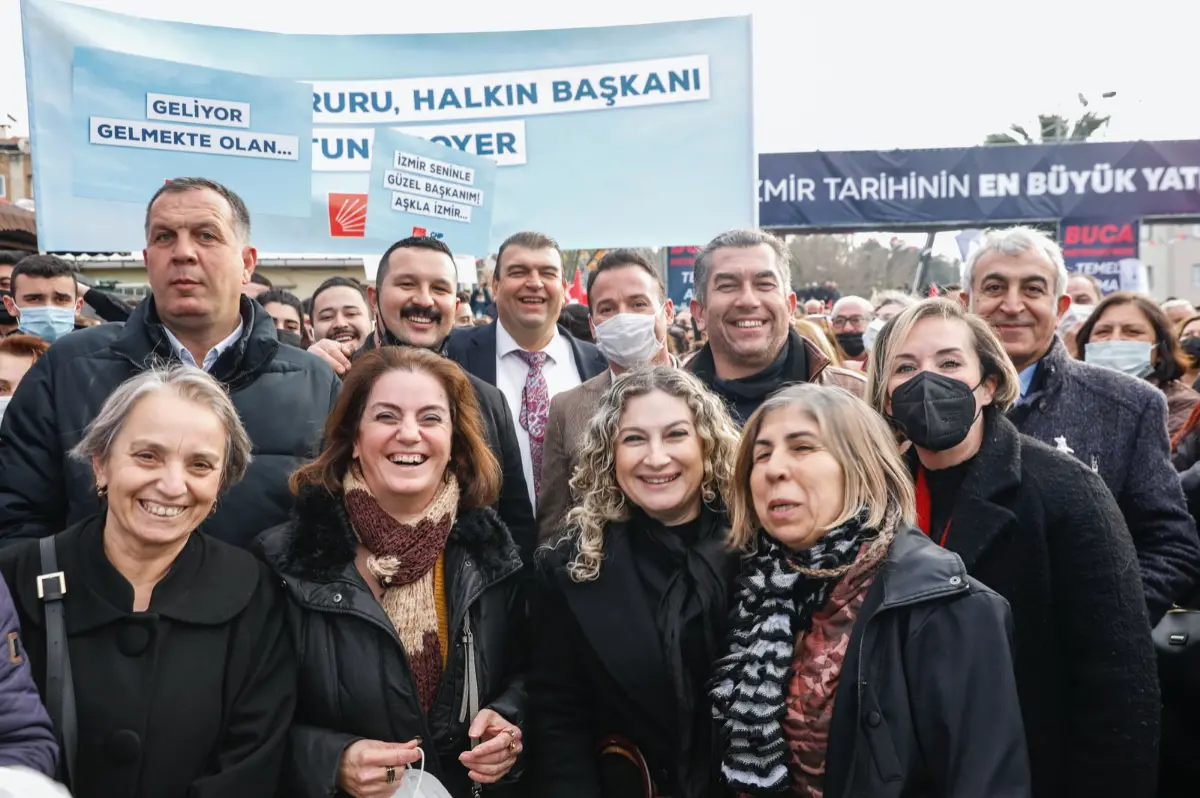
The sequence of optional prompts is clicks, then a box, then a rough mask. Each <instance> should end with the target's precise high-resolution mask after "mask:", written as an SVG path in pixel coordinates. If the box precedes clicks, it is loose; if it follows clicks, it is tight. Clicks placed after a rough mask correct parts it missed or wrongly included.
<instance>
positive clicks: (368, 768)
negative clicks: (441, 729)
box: [337, 738, 421, 798]
mask: <svg viewBox="0 0 1200 798" xmlns="http://www.w3.org/2000/svg"><path fill="white" fill-rule="evenodd" d="M420 744H421V740H420V738H418V739H415V740H409V741H408V742H407V743H383V742H380V741H379V740H359V741H357V742H355V743H351V744H350V747H349V748H347V749H346V750H345V751H344V752H343V753H342V761H341V762H340V763H339V764H338V773H337V786H338V787H340V788H341V789H342V790H344V791H345V792H347V793H349V794H350V795H352V796H354V798H377V797H378V798H384V797H385V796H391V795H394V794H395V792H396V790H398V789H400V782H401V780H403V778H404V770H405V768H406V767H407V766H408V765H411V764H412V763H413V762H416V761H417V760H418V759H420V758H421V754H420V753H419V752H418V751H417V746H418V745H420ZM388 768H393V771H392V772H393V773H394V774H395V777H394V779H393V780H392V781H391V782H390V783H389V782H388Z"/></svg>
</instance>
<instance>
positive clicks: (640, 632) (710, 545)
mask: <svg viewBox="0 0 1200 798" xmlns="http://www.w3.org/2000/svg"><path fill="white" fill-rule="evenodd" d="M700 523H701V525H702V529H703V531H702V532H701V538H702V540H701V542H700V543H698V544H697V548H698V550H699V552H700V554H701V556H702V557H703V558H704V559H705V561H706V562H707V563H708V564H709V566H710V567H711V568H712V569H713V571H714V573H716V574H718V578H721V579H722V580H723V581H725V582H726V583H727V584H732V582H733V579H734V577H735V575H736V573H737V563H738V556H737V555H736V554H735V553H732V552H729V551H728V549H726V548H725V545H724V541H723V535H722V534H720V531H723V529H724V524H725V523H726V516H725V515H724V514H723V513H721V512H717V511H713V510H711V509H710V508H709V507H708V506H707V505H705V506H704V509H703V510H702V515H701V520H700ZM714 527H716V528H717V529H718V530H719V531H718V532H717V534H713V530H714ZM637 534H640V531H639V529H638V522H637V521H636V520H632V521H629V522H622V521H614V522H610V523H609V524H608V525H607V526H606V527H605V529H604V548H603V553H604V562H603V564H602V565H601V566H600V575H599V576H598V577H597V578H596V579H593V580H591V581H588V582H575V581H573V580H572V579H571V576H570V574H569V573H568V572H567V569H566V564H567V563H568V562H569V561H570V560H571V559H573V558H574V557H575V555H576V553H577V552H578V549H577V547H576V544H575V541H574V540H573V539H564V540H563V541H561V542H560V543H559V545H558V546H556V547H554V548H552V549H543V550H542V556H544V557H547V558H548V559H547V561H546V566H547V567H548V568H549V569H550V570H551V571H552V574H553V577H552V578H553V579H555V580H556V581H557V587H558V590H559V592H561V593H562V595H563V596H565V598H566V600H567V604H568V605H569V606H570V608H571V611H572V614H573V615H574V616H575V618H576V619H577V621H578V624H579V628H580V629H581V630H582V631H583V634H584V637H585V638H586V639H587V640H588V642H589V644H590V645H591V647H592V650H593V651H594V652H595V654H596V656H597V657H598V658H599V660H600V662H601V663H603V665H604V668H605V670H607V671H608V673H609V675H610V676H611V677H612V678H613V680H614V681H615V682H616V683H617V684H619V685H620V686H621V687H622V689H623V690H624V692H625V694H626V695H627V696H628V699H629V702H630V703H631V704H632V706H634V707H637V708H638V711H639V713H641V714H643V715H644V716H645V717H646V718H647V719H648V720H650V721H652V722H654V723H655V724H656V727H657V730H658V731H657V732H656V733H658V734H663V735H670V734H673V733H674V730H675V728H676V722H675V718H674V717H673V715H672V713H673V711H674V706H675V702H674V699H673V698H672V696H674V688H673V686H672V684H671V683H670V681H669V679H668V675H667V664H666V660H665V658H664V656H663V645H662V637H661V635H660V634H659V630H658V626H657V622H656V620H655V618H654V616H653V614H652V613H651V611H650V605H649V603H648V602H647V601H646V590H645V587H644V586H643V584H642V582H641V577H640V576H639V575H638V571H637V568H636V567H635V565H634V562H633V558H634V549H633V545H632V543H631V542H630V536H631V535H637Z"/></svg>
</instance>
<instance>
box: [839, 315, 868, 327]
mask: <svg viewBox="0 0 1200 798" xmlns="http://www.w3.org/2000/svg"><path fill="white" fill-rule="evenodd" d="M866 323H867V317H866V316H834V317H833V326H834V327H846V326H849V325H853V326H855V327H859V326H861V325H863V324H866Z"/></svg>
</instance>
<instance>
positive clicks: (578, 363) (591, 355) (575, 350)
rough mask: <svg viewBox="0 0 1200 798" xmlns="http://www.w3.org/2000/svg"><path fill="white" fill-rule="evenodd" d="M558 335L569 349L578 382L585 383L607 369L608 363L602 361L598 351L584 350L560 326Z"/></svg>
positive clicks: (577, 341)
mask: <svg viewBox="0 0 1200 798" xmlns="http://www.w3.org/2000/svg"><path fill="white" fill-rule="evenodd" d="M558 334H559V335H561V336H562V337H563V338H565V339H566V341H567V343H568V344H569V345H570V347H571V358H572V359H573V360H574V361H575V371H576V372H577V373H578V374H579V381H580V382H587V381H588V380H590V379H591V378H592V377H595V376H597V375H599V374H600V373H601V372H603V371H605V370H606V369H607V368H608V361H606V360H602V359H601V356H600V352H599V350H594V349H586V350H585V349H584V348H583V347H582V346H580V344H579V340H578V339H576V338H575V337H573V336H572V335H571V334H570V333H569V332H567V329H566V328H565V327H563V326H562V325H561V324H560V325H559V326H558Z"/></svg>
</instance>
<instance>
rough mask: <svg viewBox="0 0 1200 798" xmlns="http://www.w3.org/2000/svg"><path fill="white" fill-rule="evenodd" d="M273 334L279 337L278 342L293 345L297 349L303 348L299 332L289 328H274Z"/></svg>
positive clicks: (302, 340)
mask: <svg viewBox="0 0 1200 798" xmlns="http://www.w3.org/2000/svg"><path fill="white" fill-rule="evenodd" d="M275 335H276V336H277V337H278V338H279V343H281V344H287V345H288V346H294V347H296V348H297V349H303V348H304V339H302V338H301V337H300V333H298V332H292V331H291V330H276V331H275Z"/></svg>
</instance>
